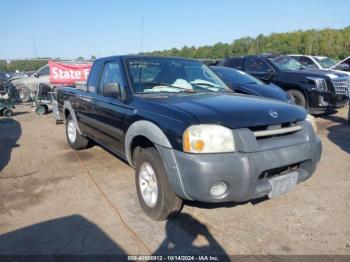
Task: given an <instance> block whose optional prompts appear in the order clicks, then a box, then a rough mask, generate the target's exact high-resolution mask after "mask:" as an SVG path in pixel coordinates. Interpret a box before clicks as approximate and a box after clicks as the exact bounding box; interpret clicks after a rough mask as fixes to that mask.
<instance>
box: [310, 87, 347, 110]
mask: <svg viewBox="0 0 350 262" xmlns="http://www.w3.org/2000/svg"><path fill="white" fill-rule="evenodd" d="M348 100H349V98H348V97H347V96H346V95H336V94H334V93H332V92H320V91H313V92H310V96H309V102H308V112H309V113H310V114H313V115H317V114H323V113H325V112H331V111H333V110H335V109H339V108H342V107H344V106H346V105H347V103H348Z"/></svg>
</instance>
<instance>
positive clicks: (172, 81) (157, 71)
mask: <svg viewBox="0 0 350 262" xmlns="http://www.w3.org/2000/svg"><path fill="white" fill-rule="evenodd" d="M126 65H127V69H128V72H129V76H130V78H131V82H132V88H133V90H134V92H135V93H138V94H150V93H164V92H167V93H179V92H187V93H195V92H223V91H225V92H229V91H230V90H229V89H228V88H227V87H226V85H225V84H224V83H223V82H222V81H221V80H220V78H219V77H217V76H216V75H215V73H214V72H213V71H211V69H209V68H208V67H207V66H206V65H204V64H202V63H200V62H197V61H190V60H181V59H173V58H130V59H127V60H126Z"/></svg>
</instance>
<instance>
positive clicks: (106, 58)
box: [96, 55, 201, 62]
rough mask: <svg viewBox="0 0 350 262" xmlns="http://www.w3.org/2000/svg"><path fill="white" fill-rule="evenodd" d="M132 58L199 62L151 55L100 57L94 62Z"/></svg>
mask: <svg viewBox="0 0 350 262" xmlns="http://www.w3.org/2000/svg"><path fill="white" fill-rule="evenodd" d="M133 58H155V59H176V60H188V61H196V62H201V61H198V60H196V59H191V58H184V57H176V56H153V55H116V56H107V57H101V58H98V59H96V60H112V59H123V60H125V59H133Z"/></svg>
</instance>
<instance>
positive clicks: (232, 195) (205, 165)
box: [157, 136, 322, 202]
mask: <svg viewBox="0 0 350 262" xmlns="http://www.w3.org/2000/svg"><path fill="white" fill-rule="evenodd" d="M157 148H158V150H159V152H160V154H161V156H162V159H163V162H164V165H165V168H166V172H167V174H168V177H169V180H170V183H171V184H172V186H173V188H174V190H175V192H176V193H177V194H178V195H179V196H180V197H182V198H184V199H189V200H198V201H203V202H227V201H236V202H241V201H246V200H249V199H254V198H259V197H263V196H265V195H267V194H269V193H270V192H271V190H272V188H271V184H270V183H269V179H271V177H276V175H277V176H278V175H279V174H280V173H283V172H288V171H287V170H289V171H290V170H292V171H293V172H297V173H298V182H301V181H305V180H306V179H308V178H309V177H310V176H311V175H312V174H313V173H314V171H315V168H316V164H317V163H318V161H319V160H320V157H321V151H322V145H321V141H320V139H319V138H317V137H315V136H313V137H312V138H311V140H310V141H307V142H304V143H297V144H293V145H289V146H278V145H277V146H276V145H275V148H271V149H269V150H262V151H257V152H249V153H246V152H234V153H223V154H202V155H200V154H187V153H183V152H180V151H177V150H174V149H169V148H165V147H160V146H158V147H157ZM289 168H291V169H289ZM290 172H291V171H290ZM218 182H224V183H226V185H227V192H226V193H225V194H223V195H222V196H221V197H220V198H217V197H214V196H213V195H211V193H210V188H211V187H212V186H213V185H215V184H216V183H218Z"/></svg>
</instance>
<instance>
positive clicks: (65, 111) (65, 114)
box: [64, 109, 70, 119]
mask: <svg viewBox="0 0 350 262" xmlns="http://www.w3.org/2000/svg"><path fill="white" fill-rule="evenodd" d="M69 115H70V112H69V110H68V109H65V110H64V119H67V118H68V116H69Z"/></svg>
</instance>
